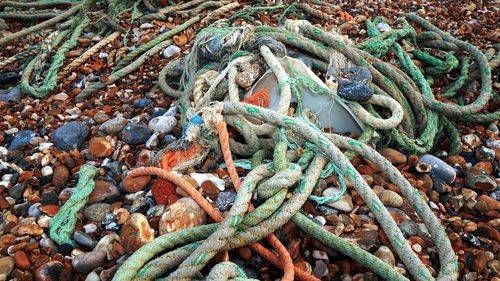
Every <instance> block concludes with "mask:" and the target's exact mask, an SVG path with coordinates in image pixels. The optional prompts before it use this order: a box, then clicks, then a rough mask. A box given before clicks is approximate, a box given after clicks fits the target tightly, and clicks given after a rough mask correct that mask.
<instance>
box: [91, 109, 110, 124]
mask: <svg viewBox="0 0 500 281" xmlns="http://www.w3.org/2000/svg"><path fill="white" fill-rule="evenodd" d="M108 120H109V116H108V115H107V114H106V113H101V112H98V113H96V114H95V115H94V121H95V122H96V123H97V124H102V123H104V122H106V121H108Z"/></svg>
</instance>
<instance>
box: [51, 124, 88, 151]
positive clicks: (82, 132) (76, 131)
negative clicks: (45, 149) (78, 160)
mask: <svg viewBox="0 0 500 281" xmlns="http://www.w3.org/2000/svg"><path fill="white" fill-rule="evenodd" d="M88 135H89V129H88V128H87V127H86V126H85V125H83V123H81V122H78V121H72V122H69V123H66V124H64V125H62V126H61V127H59V128H57V129H56V130H55V131H54V133H53V135H52V139H53V141H54V145H55V146H56V147H57V148H59V149H60V150H64V151H71V150H72V149H75V148H76V149H79V148H80V147H81V146H82V144H83V143H84V142H85V139H86V138H87V136H88Z"/></svg>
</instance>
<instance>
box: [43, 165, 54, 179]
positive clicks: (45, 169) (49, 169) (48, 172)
mask: <svg viewBox="0 0 500 281" xmlns="http://www.w3.org/2000/svg"><path fill="white" fill-rule="evenodd" d="M40 172H41V173H42V176H44V177H48V176H50V175H52V174H53V173H54V170H53V169H52V167H51V166H45V167H43V168H42V170H41V171H40Z"/></svg>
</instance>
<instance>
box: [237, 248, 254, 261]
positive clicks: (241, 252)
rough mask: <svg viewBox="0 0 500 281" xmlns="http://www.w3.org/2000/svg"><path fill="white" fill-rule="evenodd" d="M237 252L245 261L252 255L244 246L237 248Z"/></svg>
mask: <svg viewBox="0 0 500 281" xmlns="http://www.w3.org/2000/svg"><path fill="white" fill-rule="evenodd" d="M237 252H238V256H239V257H240V258H242V259H244V260H246V261H247V260H249V259H250V258H251V257H252V251H251V250H250V248H248V247H246V246H244V247H240V248H238V249H237Z"/></svg>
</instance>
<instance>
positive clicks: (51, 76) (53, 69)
mask: <svg viewBox="0 0 500 281" xmlns="http://www.w3.org/2000/svg"><path fill="white" fill-rule="evenodd" d="M93 1H95V0H91V1H90V2H93ZM89 24H90V20H89V18H88V17H86V16H84V17H82V19H81V20H80V21H79V22H78V24H77V25H76V27H75V29H74V30H73V32H72V33H71V35H70V38H68V40H67V41H66V42H65V43H64V44H63V45H62V46H61V47H60V48H59V49H58V50H57V52H56V54H55V55H54V56H53V62H52V63H51V65H50V68H49V69H48V70H47V76H46V77H45V79H44V80H43V81H42V83H41V85H40V86H32V85H30V76H31V71H32V70H33V68H34V67H35V65H36V64H37V62H38V57H37V58H35V59H33V60H32V61H31V62H30V64H29V65H28V66H27V67H26V70H25V73H23V76H22V79H21V88H22V89H23V91H24V92H25V93H28V94H30V95H32V96H34V97H37V98H43V97H45V96H46V95H47V94H48V93H49V92H50V91H52V90H53V89H55V87H56V86H57V72H58V70H59V68H60V67H61V66H62V65H63V63H64V54H65V53H66V52H67V51H69V50H70V49H72V48H73V47H75V46H76V44H77V40H78V37H80V35H81V34H82V32H83V29H84V28H85V27H86V26H87V25H89Z"/></svg>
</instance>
